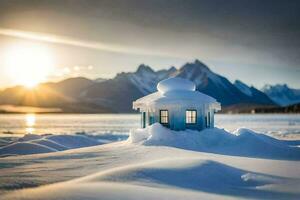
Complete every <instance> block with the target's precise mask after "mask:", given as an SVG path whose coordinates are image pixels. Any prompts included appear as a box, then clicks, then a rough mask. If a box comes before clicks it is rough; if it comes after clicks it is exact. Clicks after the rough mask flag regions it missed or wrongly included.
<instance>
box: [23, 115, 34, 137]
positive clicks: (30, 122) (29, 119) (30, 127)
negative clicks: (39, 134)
mask: <svg viewBox="0 0 300 200" xmlns="http://www.w3.org/2000/svg"><path fill="white" fill-rule="evenodd" d="M35 120H36V118H35V114H33V113H31V114H26V117H25V121H26V129H25V131H26V133H30V134H32V133H33V132H34V130H35V129H34V125H35Z"/></svg>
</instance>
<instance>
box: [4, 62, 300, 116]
mask: <svg viewBox="0 0 300 200" xmlns="http://www.w3.org/2000/svg"><path fill="white" fill-rule="evenodd" d="M169 77H182V78H186V79H189V80H191V81H193V82H195V84H196V86H197V90H198V91H200V92H203V93H205V94H208V95H210V96H212V97H214V98H216V99H217V100H218V101H219V102H220V103H221V104H222V107H223V108H225V107H227V108H229V109H233V108H234V109H235V110H238V109H240V108H242V107H244V108H249V107H250V106H252V107H256V106H266V105H267V106H269V105H273V106H274V105H276V104H275V103H274V102H273V101H272V100H271V99H270V98H269V97H268V96H267V95H265V94H264V93H263V92H261V91H259V90H257V89H255V88H254V87H249V86H247V85H246V84H244V83H242V82H241V81H236V82H235V83H234V84H232V83H231V82H230V81H229V80H228V79H226V78H225V77H223V76H221V75H219V74H217V73H215V72H213V71H211V70H210V69H209V68H208V67H207V66H206V65H205V64H204V63H202V62H200V61H199V60H195V61H194V62H192V63H186V64H185V65H183V66H182V67H181V68H179V69H176V68H175V67H170V68H169V69H164V70H158V71H155V70H153V69H152V68H151V67H149V66H147V65H144V64H142V65H140V66H139V67H138V69H137V70H136V71H135V72H128V73H124V72H123V73H119V74H117V75H116V76H115V77H114V78H112V79H107V80H103V79H101V80H100V79H99V80H97V79H96V80H89V79H86V78H82V77H77V78H71V79H66V80H63V81H60V82H57V83H45V84H41V86H43V87H39V88H41V89H43V88H46V89H47V90H48V91H49V92H47V96H45V95H43V91H42V90H41V91H40V92H39V91H36V94H35V98H36V101H35V104H32V103H28V102H25V101H24V99H28V98H25V97H26V96H28V95H29V96H30V95H31V94H28V91H26V89H24V88H22V87H20V86H19V87H14V88H8V89H6V90H4V91H2V92H0V104H14V105H27V106H47V107H59V108H62V110H63V111H66V110H67V112H73V111H74V112H75V111H76V112H81V111H80V110H82V109H84V112H98V111H99V112H132V102H133V101H135V100H136V99H138V98H140V97H142V96H145V95H147V94H149V93H152V92H154V91H156V85H157V83H158V82H159V81H161V80H163V79H166V78H169ZM293 94H295V93H293ZM289 97H290V96H289ZM70 105H71V108H69V107H70ZM66 107H68V109H65V108H66Z"/></svg>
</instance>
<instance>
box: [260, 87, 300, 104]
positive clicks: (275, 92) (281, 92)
mask: <svg viewBox="0 0 300 200" xmlns="http://www.w3.org/2000/svg"><path fill="white" fill-rule="evenodd" d="M262 91H263V92H264V93H265V94H267V95H268V96H269V97H270V98H271V99H272V100H273V101H274V102H275V103H277V104H278V105H280V106H289V105H292V104H297V103H299V102H300V89H293V88H289V87H288V86H287V85H286V84H277V85H265V86H264V87H263V88H262Z"/></svg>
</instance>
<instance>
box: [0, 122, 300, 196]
mask: <svg viewBox="0 0 300 200" xmlns="http://www.w3.org/2000/svg"><path fill="white" fill-rule="evenodd" d="M230 146H233V147H230ZM263 146H264V148H263ZM282 149H284V151H282ZM298 149H299V148H297V147H292V146H290V145H289V144H288V143H286V142H285V141H284V140H277V139H274V138H271V137H268V136H265V135H262V134H259V133H255V132H253V131H251V130H248V129H239V130H237V131H236V132H234V133H229V132H226V131H224V130H221V129H206V130H204V131H201V132H197V131H181V132H175V131H170V130H168V129H166V128H164V127H162V126H161V125H159V124H154V125H152V126H150V127H148V128H147V129H144V130H142V129H139V130H135V131H132V132H131V133H130V137H129V138H128V140H127V141H123V142H115V143H110V144H105V145H99V146H93V147H87V148H79V149H73V150H66V151H61V152H53V153H47V154H35V155H26V156H11V157H5V158H1V159H0V167H1V168H2V169H1V170H0V177H1V179H0V193H1V192H3V194H2V195H1V194H0V199H175V200H176V199H234V198H236V199H241V198H251V199H299V195H300V171H299V168H300V162H299V161H300V156H299V155H300V154H299V150H298ZM259 151H263V152H262V153H258V152H259ZM285 151H287V152H289V153H284V152H285ZM208 152H209V153H208ZM211 152H214V153H211ZM233 152H235V156H233ZM221 154H222V155H221ZM258 157H259V158H258ZM263 157H264V159H262V158H263ZM279 157H280V158H279ZM50 183H53V184H50ZM36 186H40V187H36ZM18 188H19V189H20V188H29V189H22V190H12V189H18Z"/></svg>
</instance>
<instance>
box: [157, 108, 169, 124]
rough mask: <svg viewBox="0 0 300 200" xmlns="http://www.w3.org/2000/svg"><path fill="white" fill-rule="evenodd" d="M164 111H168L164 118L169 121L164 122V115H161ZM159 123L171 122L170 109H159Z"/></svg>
mask: <svg viewBox="0 0 300 200" xmlns="http://www.w3.org/2000/svg"><path fill="white" fill-rule="evenodd" d="M164 111H166V112H167V116H163V117H164V118H166V119H167V123H165V122H162V115H161V113H162V112H164ZM159 123H161V124H169V110H167V109H162V110H159Z"/></svg>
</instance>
